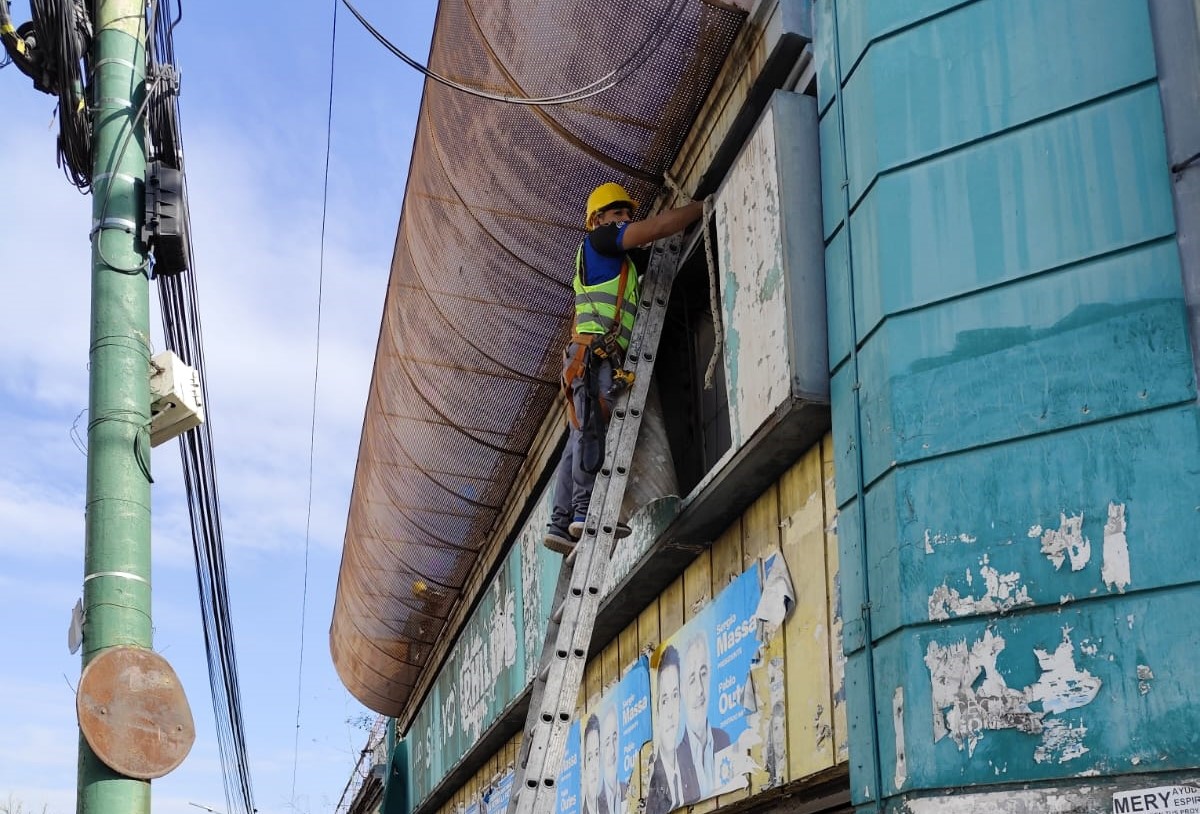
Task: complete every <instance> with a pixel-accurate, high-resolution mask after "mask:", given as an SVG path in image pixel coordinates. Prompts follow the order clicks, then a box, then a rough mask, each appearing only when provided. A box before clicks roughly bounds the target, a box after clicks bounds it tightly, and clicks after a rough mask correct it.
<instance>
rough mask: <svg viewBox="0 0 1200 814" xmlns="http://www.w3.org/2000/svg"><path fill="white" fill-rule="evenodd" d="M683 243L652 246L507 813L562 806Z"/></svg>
mask: <svg viewBox="0 0 1200 814" xmlns="http://www.w3.org/2000/svg"><path fill="white" fill-rule="evenodd" d="M682 242H683V241H682V237H681V236H680V235H678V234H676V235H672V236H671V237H668V238H664V239H662V240H660V241H658V242H657V243H655V244H654V248H653V249H652V251H651V256H650V262H649V267H648V269H647V273H646V274H645V275H644V277H643V281H642V291H641V295H640V296H641V298H640V302H639V309H638V310H639V314H638V318H637V321H636V322H635V323H634V328H633V336H632V337H631V338H630V343H629V353H628V354H627V355H626V360H625V369H626V370H632V371H634V373H635V374H636V375H635V378H634V382H633V387H632V388H630V389H629V390H627V391H626V392H624V393H623V394H622V395H621V396H620V397H619V398H618V399H617V402H616V404H615V405H614V406H613V414H612V421H611V422H610V424H609V427H608V437H607V438H606V442H605V453H604V456H605V457H604V463H603V465H602V466H601V468H600V471H599V472H598V473H597V474H596V485H595V488H594V489H593V491H592V500H591V503H590V504H589V505H588V513H587V520H586V521H585V523H584V530H583V536H582V537H581V538H580V540H579V542H578V543H577V544H576V545H575V549H574V550H573V551H571V552H570V553H569V554H567V555H566V556H565V557H563V562H562V566H561V567H560V569H559V572H558V584H557V587H556V588H555V590H554V602H553V604H552V605H551V608H552V610H551V613H550V622H549V626H548V627H547V629H546V640H545V642H544V643H543V645H542V656H541V659H540V660H539V662H538V672H537V675H536V676H535V678H534V681H533V695H532V697H531V698H530V701H529V715H528V717H527V718H526V721H525V737H524V740H523V741H522V743H521V751H520V757H519V758H518V760H517V766H516V777H515V778H514V782H513V787H512V789H513V790H512V798H511V799H510V800H509V804H508V814H552V812H553V811H554V810H555V806H556V804H557V797H558V784H557V782H556V781H557V780H558V775H559V771H560V769H561V767H562V761H563V755H564V753H565V752H566V745H567V733H568V731H570V728H571V718H572V717H573V716H574V714H575V706H576V702H577V701H578V699H579V688H580V686H581V684H582V683H583V668H584V666H585V665H586V664H587V656H588V645H589V644H590V643H591V639H592V629H593V628H594V626H595V623H596V612H597V610H598V609H599V606H600V591H601V589H602V588H603V586H604V578H605V575H606V572H607V569H608V563H609V559H610V557H611V555H612V549H613V540H614V539H615V538H614V534H615V532H616V527H617V520H618V519H619V515H620V512H621V501H622V499H623V498H624V496H625V485H626V482H627V481H628V479H629V468H630V464H631V462H632V460H633V451H634V448H635V447H636V446H637V437H638V430H639V429H640V428H641V426H642V411H643V409H644V408H645V405H646V397H647V394H648V393H649V391H650V380H651V378H653V376H652V374H653V373H654V357H655V355H656V353H657V351H658V340H659V338H660V337H661V336H662V329H663V323H664V322H665V321H666V314H667V303H668V302H669V301H670V298H671V285H672V284H673V283H674V281H675V275H676V273H677V272H678V270H679V260H680V251H681V246H682Z"/></svg>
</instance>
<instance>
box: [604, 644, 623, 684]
mask: <svg viewBox="0 0 1200 814" xmlns="http://www.w3.org/2000/svg"><path fill="white" fill-rule="evenodd" d="M620 638H621V637H620V636H618V637H617V638H616V639H613V640H612V641H611V642H609V643H608V646H607V647H605V648H604V650H602V651H601V653H600V680H601V690H600V691H601V692H602V693H605V692H608V691H609V690H610V689H612V688H613V687H614V686H615V685H616V683H617V682H618V681H620V680H621V667H622V666H623V665H622V664H621V654H620V649H621V646H620Z"/></svg>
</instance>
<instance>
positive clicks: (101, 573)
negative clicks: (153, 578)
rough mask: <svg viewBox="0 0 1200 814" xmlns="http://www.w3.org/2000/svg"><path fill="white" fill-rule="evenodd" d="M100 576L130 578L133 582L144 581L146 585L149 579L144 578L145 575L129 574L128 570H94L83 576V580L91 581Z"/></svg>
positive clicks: (148, 583) (85, 581)
mask: <svg viewBox="0 0 1200 814" xmlns="http://www.w3.org/2000/svg"><path fill="white" fill-rule="evenodd" d="M101 577H112V578H114V579H128V580H132V581H134V582H141V583H144V584H145V585H146V586H149V585H150V580H148V579H146V578H145V577H143V576H141V575H140V574H131V573H130V572H128V571H96V572H95V573H92V574H88V575H87V576H85V577H84V578H83V581H84V583H88V582H91V581H92V580H93V579H100V578H101Z"/></svg>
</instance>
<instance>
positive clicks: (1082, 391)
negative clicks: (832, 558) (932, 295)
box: [860, 241, 1196, 482]
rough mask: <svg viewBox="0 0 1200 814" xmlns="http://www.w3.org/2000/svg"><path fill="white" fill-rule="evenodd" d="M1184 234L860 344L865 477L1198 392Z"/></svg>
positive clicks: (905, 319)
mask: <svg viewBox="0 0 1200 814" xmlns="http://www.w3.org/2000/svg"><path fill="white" fill-rule="evenodd" d="M1177 258H1178V255H1177V252H1176V247H1175V244H1174V242H1173V241H1165V242H1160V243H1157V244H1152V245H1149V246H1146V247H1143V248H1140V249H1136V250H1132V251H1129V252H1125V253H1122V254H1117V255H1111V256H1109V257H1106V258H1104V259H1101V260H1098V261H1093V262H1090V263H1084V264H1081V265H1076V266H1071V267H1069V268H1067V269H1064V270H1062V271H1058V272H1055V273H1054V274H1050V275H1043V276H1040V277H1036V278H1034V279H1031V280H1029V281H1027V282H1025V283H1023V284H1022V285H1020V286H1005V287H1001V288H993V289H987V290H984V291H982V292H980V293H978V294H974V295H972V296H971V297H967V298H963V299H958V300H954V301H951V302H948V303H945V304H942V305H939V306H936V307H935V308H930V309H925V310H923V311H919V312H915V313H911V314H905V315H903V316H900V317H896V318H894V319H891V320H889V321H888V322H887V323H886V324H885V325H884V326H883V327H882V328H881V329H880V331H879V332H878V334H877V336H876V338H875V340H874V341H872V342H870V343H868V344H867V345H866V346H865V347H864V348H863V350H862V351H861V355H860V360H861V362H860V364H861V377H862V389H861V393H860V397H861V410H862V431H863V438H862V451H863V468H864V474H865V477H866V480H867V481H868V482H870V481H873V480H874V479H876V478H877V477H879V476H880V475H881V474H882V473H883V472H885V471H886V470H887V469H888V468H890V467H892V466H895V465H897V464H903V463H906V462H909V461H914V460H920V459H923V458H928V457H931V456H935V455H941V454H945V453H947V452H953V451H957V450H962V449H967V448H970V447H973V446H978V445H981V444H990V443H995V442H997V441H1004V440H1008V439H1013V438H1019V437H1021V436H1024V435H1029V434H1033V433H1040V432H1047V431H1050V430H1055V429H1061V428H1063V427H1070V426H1077V425H1083V424H1088V423H1092V422H1095V421H1103V420H1105V419H1108V418H1113V417H1115V416H1120V415H1125V414H1128V413H1134V412H1138V411H1141V410H1149V409H1153V408H1155V407H1160V406H1164V405H1169V404H1176V403H1179V402H1182V401H1187V400H1191V399H1194V398H1195V395H1196V391H1195V384H1194V380H1193V375H1192V369H1191V351H1190V348H1189V346H1188V336H1187V329H1186V312H1185V309H1184V304H1183V299H1182V292H1181V287H1180V277H1179V270H1178V260H1177Z"/></svg>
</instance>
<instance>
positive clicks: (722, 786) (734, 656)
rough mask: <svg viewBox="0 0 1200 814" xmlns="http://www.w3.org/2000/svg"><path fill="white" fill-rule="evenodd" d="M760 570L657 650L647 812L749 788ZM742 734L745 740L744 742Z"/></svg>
mask: <svg viewBox="0 0 1200 814" xmlns="http://www.w3.org/2000/svg"><path fill="white" fill-rule="evenodd" d="M759 573H760V572H759V569H758V568H757V567H754V568H751V569H750V570H748V571H746V572H745V573H744V574H742V575H741V576H740V577H738V578H737V579H735V580H734V581H733V582H731V583H730V584H729V586H728V587H726V588H725V590H723V591H722V592H721V593H720V594H718V595H717V597H716V598H715V599H714V600H713V601H712V602H711V603H709V604H708V606H707V607H705V608H704V609H703V610H702V611H701V612H700V613H699V614H697V615H696V617H695V618H693V619H692V620H691V621H689V622H688V623H687V624H686V625H684V626H683V627H682V628H680V629H679V631H677V632H676V633H675V634H674V635H672V636H671V637H670V638H668V639H667V640H666V641H664V642H663V643H662V644H661V645H659V647H658V649H657V650H656V651H655V653H654V659H653V664H654V668H653V669H652V670H651V677H652V684H653V693H652V696H651V697H652V699H653V716H654V726H653V736H654V763H653V767H652V770H651V776H650V785H649V787H648V789H647V790H646V814H666V812H669V811H673V810H675V809H676V808H679V807H681V806H685V805H690V804H692V803H695V802H698V801H700V800H705V799H708V798H709V797H713V796H716V795H718V794H724V793H727V792H730V791H734V790H736V789H740V788H745V787H746V783H747V780H746V772H747V771H748V770H749V759H748V757H747V755H748V751H749V749H748V742H749V741H750V740H755V741H757V739H758V734H757V732H750V731H749V727H750V721H749V715H750V713H751V711H752V710H750V709H748V708H747V706H746V701H747V699H748V698H749V699H750V701H751V704H752V703H753V694H754V691H753V688H752V687H750V686H749V683H750V669H751V667H752V666H753V664H754V659H755V656H756V654H757V653H758V650H759V644H760V642H759V638H758V627H759V626H758V620H757V618H756V609H757V608H758V605H759V600H760V598H761V596H762V583H761V578H760V575H759ZM747 693H749V695H748V694H747ZM744 734H745V735H746V736H747V737H746V738H745V740H746V741H747V743H744V744H741V745H739V740H740V739H742V738H743V735H744Z"/></svg>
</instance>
